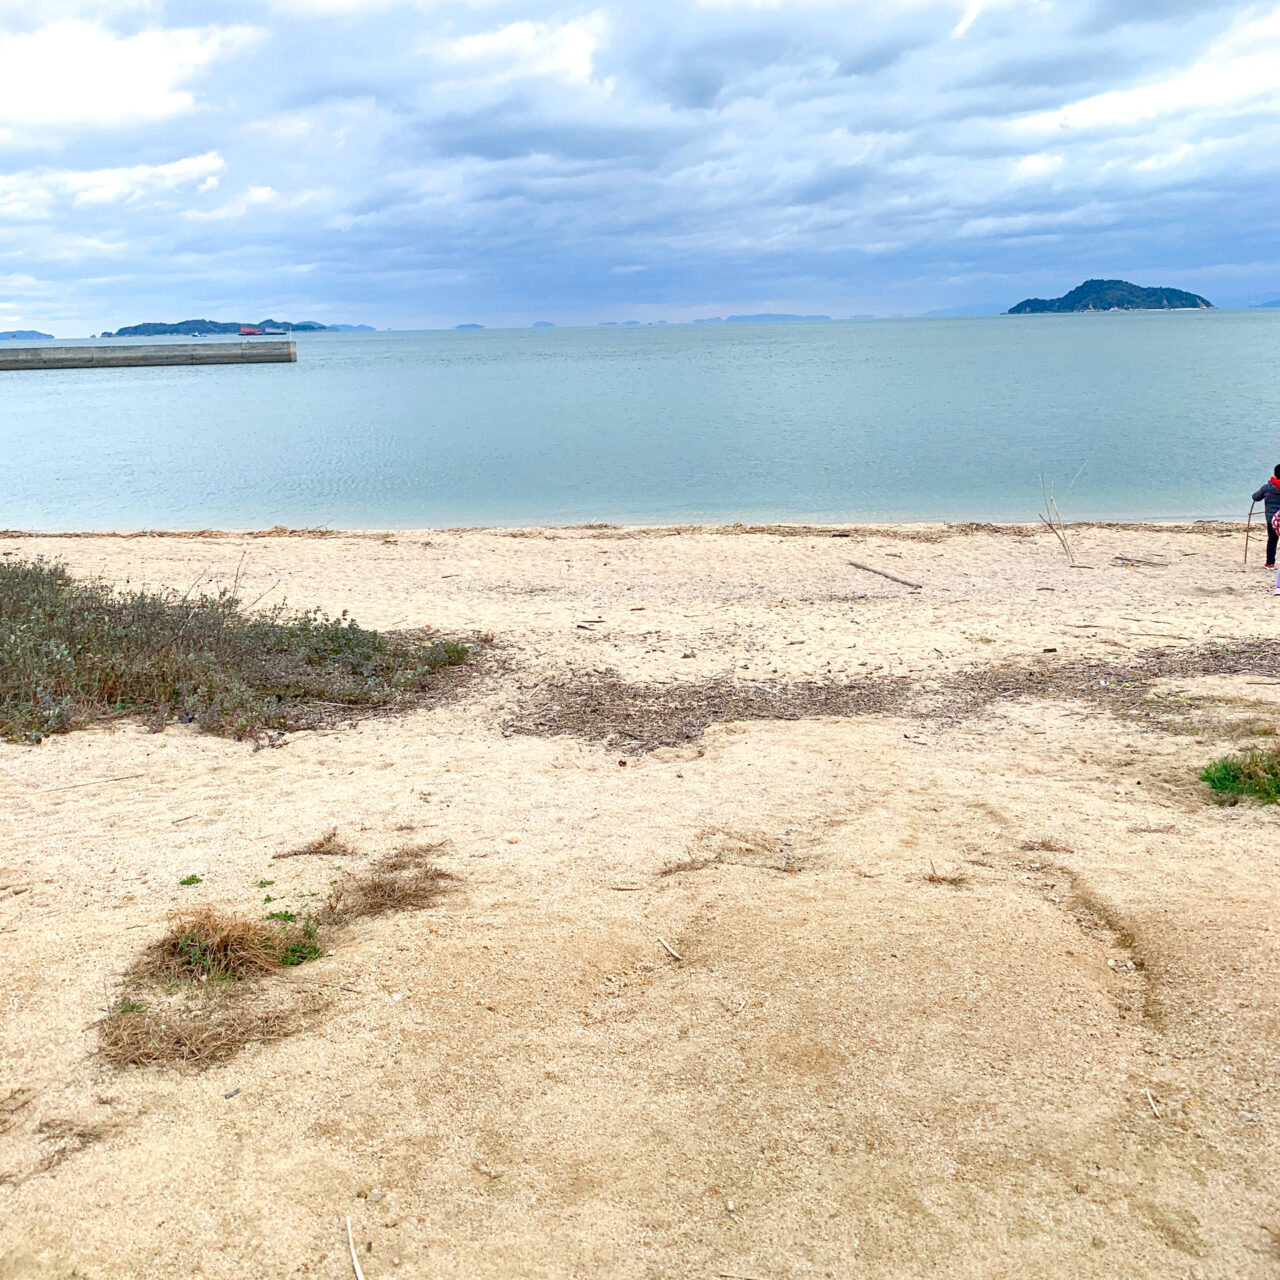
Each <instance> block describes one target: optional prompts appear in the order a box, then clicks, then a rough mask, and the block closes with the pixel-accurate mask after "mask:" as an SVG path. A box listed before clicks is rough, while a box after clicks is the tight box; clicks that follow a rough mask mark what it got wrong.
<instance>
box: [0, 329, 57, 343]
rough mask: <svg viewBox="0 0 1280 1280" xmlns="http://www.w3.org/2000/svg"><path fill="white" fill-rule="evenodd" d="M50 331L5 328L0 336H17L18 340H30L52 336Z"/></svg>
mask: <svg viewBox="0 0 1280 1280" xmlns="http://www.w3.org/2000/svg"><path fill="white" fill-rule="evenodd" d="M52 337H53V334H51V333H41V332H40V330H39V329H6V330H4V332H3V333H0V338H17V339H18V340H19V341H23V340H26V341H31V340H32V339H35V338H52Z"/></svg>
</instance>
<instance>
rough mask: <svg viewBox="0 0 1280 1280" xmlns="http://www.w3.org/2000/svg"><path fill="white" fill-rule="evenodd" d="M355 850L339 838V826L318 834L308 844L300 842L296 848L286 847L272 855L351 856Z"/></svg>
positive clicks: (309, 856)
mask: <svg viewBox="0 0 1280 1280" xmlns="http://www.w3.org/2000/svg"><path fill="white" fill-rule="evenodd" d="M355 852H356V851H355V850H354V849H353V848H352V847H351V846H350V845H349V844H347V843H346V841H345V840H339V839H338V828H337V827H334V828H333V829H332V830H331V831H326V832H325V833H324V835H322V836H316V838H315V839H314V840H308V841H307V843H306V844H300V845H299V846H298V847H297V848H296V849H286V850H285V851H284V853H275V854H272V855H271V856H272V857H273V858H351V857H354V856H355Z"/></svg>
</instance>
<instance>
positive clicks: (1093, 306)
mask: <svg viewBox="0 0 1280 1280" xmlns="http://www.w3.org/2000/svg"><path fill="white" fill-rule="evenodd" d="M1206 310H1209V311H1211V310H1213V303H1212V302H1210V301H1209V300H1208V298H1202V297H1201V296H1200V295H1199V294H1198V293H1185V292H1184V291H1183V290H1181V289H1144V288H1143V287H1142V286H1141V285H1136V284H1130V283H1129V282H1128V281H1127V280H1086V281H1085V282H1084V284H1082V285H1079V286H1078V287H1077V288H1075V289H1072V290H1071V292H1070V293H1068V294H1064V295H1063V296H1062V297H1061V298H1027V299H1026V301H1024V302H1020V303H1018V305H1017V306H1016V307H1010V308H1009V312H1008V314H1009V315H1011V316H1030V315H1042V314H1044V313H1046V312H1061V311H1206Z"/></svg>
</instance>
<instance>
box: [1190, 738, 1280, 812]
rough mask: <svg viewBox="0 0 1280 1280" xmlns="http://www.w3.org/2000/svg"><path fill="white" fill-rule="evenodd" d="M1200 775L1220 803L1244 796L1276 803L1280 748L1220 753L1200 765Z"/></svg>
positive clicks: (1279, 795)
mask: <svg viewBox="0 0 1280 1280" xmlns="http://www.w3.org/2000/svg"><path fill="white" fill-rule="evenodd" d="M1200 778H1201V781H1203V782H1207V783H1208V784H1209V786H1210V787H1211V788H1212V789H1213V790H1214V791H1215V792H1216V793H1217V799H1218V800H1219V801H1220V802H1221V803H1223V804H1235V803H1237V802H1238V801H1239V800H1241V799H1242V798H1244V797H1245V796H1252V797H1253V798H1254V799H1255V800H1260V801H1261V802H1262V803H1263V804H1275V803H1277V802H1278V801H1280V748H1276V747H1267V748H1264V749H1263V750H1259V751H1245V752H1242V753H1241V754H1240V755H1235V756H1223V757H1222V758H1221V759H1219V760H1214V761H1213V762H1212V763H1211V764H1208V765H1206V766H1205V767H1204V768H1203V769H1201V771H1200Z"/></svg>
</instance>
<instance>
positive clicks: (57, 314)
mask: <svg viewBox="0 0 1280 1280" xmlns="http://www.w3.org/2000/svg"><path fill="white" fill-rule="evenodd" d="M1277 192H1280V3H1262V4H1239V3H1229V2H1223V0H1217V2H1214V0H701V2H700V3H690V0H680V2H676V0H630V3H619V2H618V0H604V2H601V3H594V4H593V3H581V4H574V3H567V4H565V3H561V4H556V3H550V2H548V3H542V2H541V0H477V2H475V3H460V2H458V0H252V2H251V3H243V4H241V3H237V0H221V3H219V4H218V5H216V6H211V5H208V4H204V3H201V4H197V3H194V2H188V0H42V2H41V3H40V4H38V5H33V4H30V3H26V2H25V0H24V3H22V4H18V3H14V2H13V0H0V329H5V328H41V329H47V330H49V331H52V332H55V333H58V334H60V335H64V334H65V335H76V334H84V333H88V332H92V331H96V330H98V329H101V328H104V327H109V328H115V327H117V326H119V325H121V324H128V323H131V322H135V321H138V320H143V319H170V320H177V319H184V318H187V317H191V316H209V317H211V318H226V319H249V318H253V319H257V318H261V317H263V316H266V315H272V316H276V317H280V318H286V319H292V320H300V319H317V320H320V321H322V322H329V323H331V322H337V321H364V322H367V323H371V324H374V325H377V326H378V327H392V326H393V327H411V328H412V327H424V326H434V325H445V324H454V323H457V322H459V321H480V322H484V323H488V324H501V323H513V324H521V323H528V322H530V321H532V320H537V319H549V320H554V321H558V322H562V323H571V322H574V321H584V322H589V321H593V320H598V319H620V320H621V319H631V318H635V319H641V320H646V319H658V318H667V319H672V320H678V319H686V318H691V317H694V316H704V315H717V314H728V313H729V312H741V311H762V310H789V311H798V310H803V311H806V312H807V311H815V310H816V311H821V312H826V313H828V314H832V315H848V314H851V313H862V312H870V313H876V314H910V313H916V312H920V311H925V310H929V309H941V308H947V307H954V306H959V305H963V304H968V303H983V302H993V303H999V304H1002V305H1009V304H1011V303H1013V302H1016V301H1018V299H1020V298H1022V297H1024V296H1026V295H1028V294H1036V295H1041V296H1050V295H1054V294H1058V293H1061V292H1063V291H1064V290H1066V289H1068V288H1070V287H1072V286H1073V285H1075V284H1077V283H1079V282H1080V280H1082V279H1083V278H1085V277H1086V276H1092V275H1103V276H1113V275H1115V276H1123V277H1126V278H1129V279H1133V280H1136V281H1138V282H1139V283H1143V284H1163V285H1177V286H1180V287H1184V288H1190V289H1194V290H1195V291H1197V292H1200V293H1205V294H1207V295H1208V296H1210V297H1211V298H1214V299H1215V300H1223V301H1228V302H1230V301H1236V300H1239V301H1248V300H1257V301H1261V300H1265V299H1268V298H1272V297H1277V296H1280V215H1278V214H1277V200H1276V196H1277Z"/></svg>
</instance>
